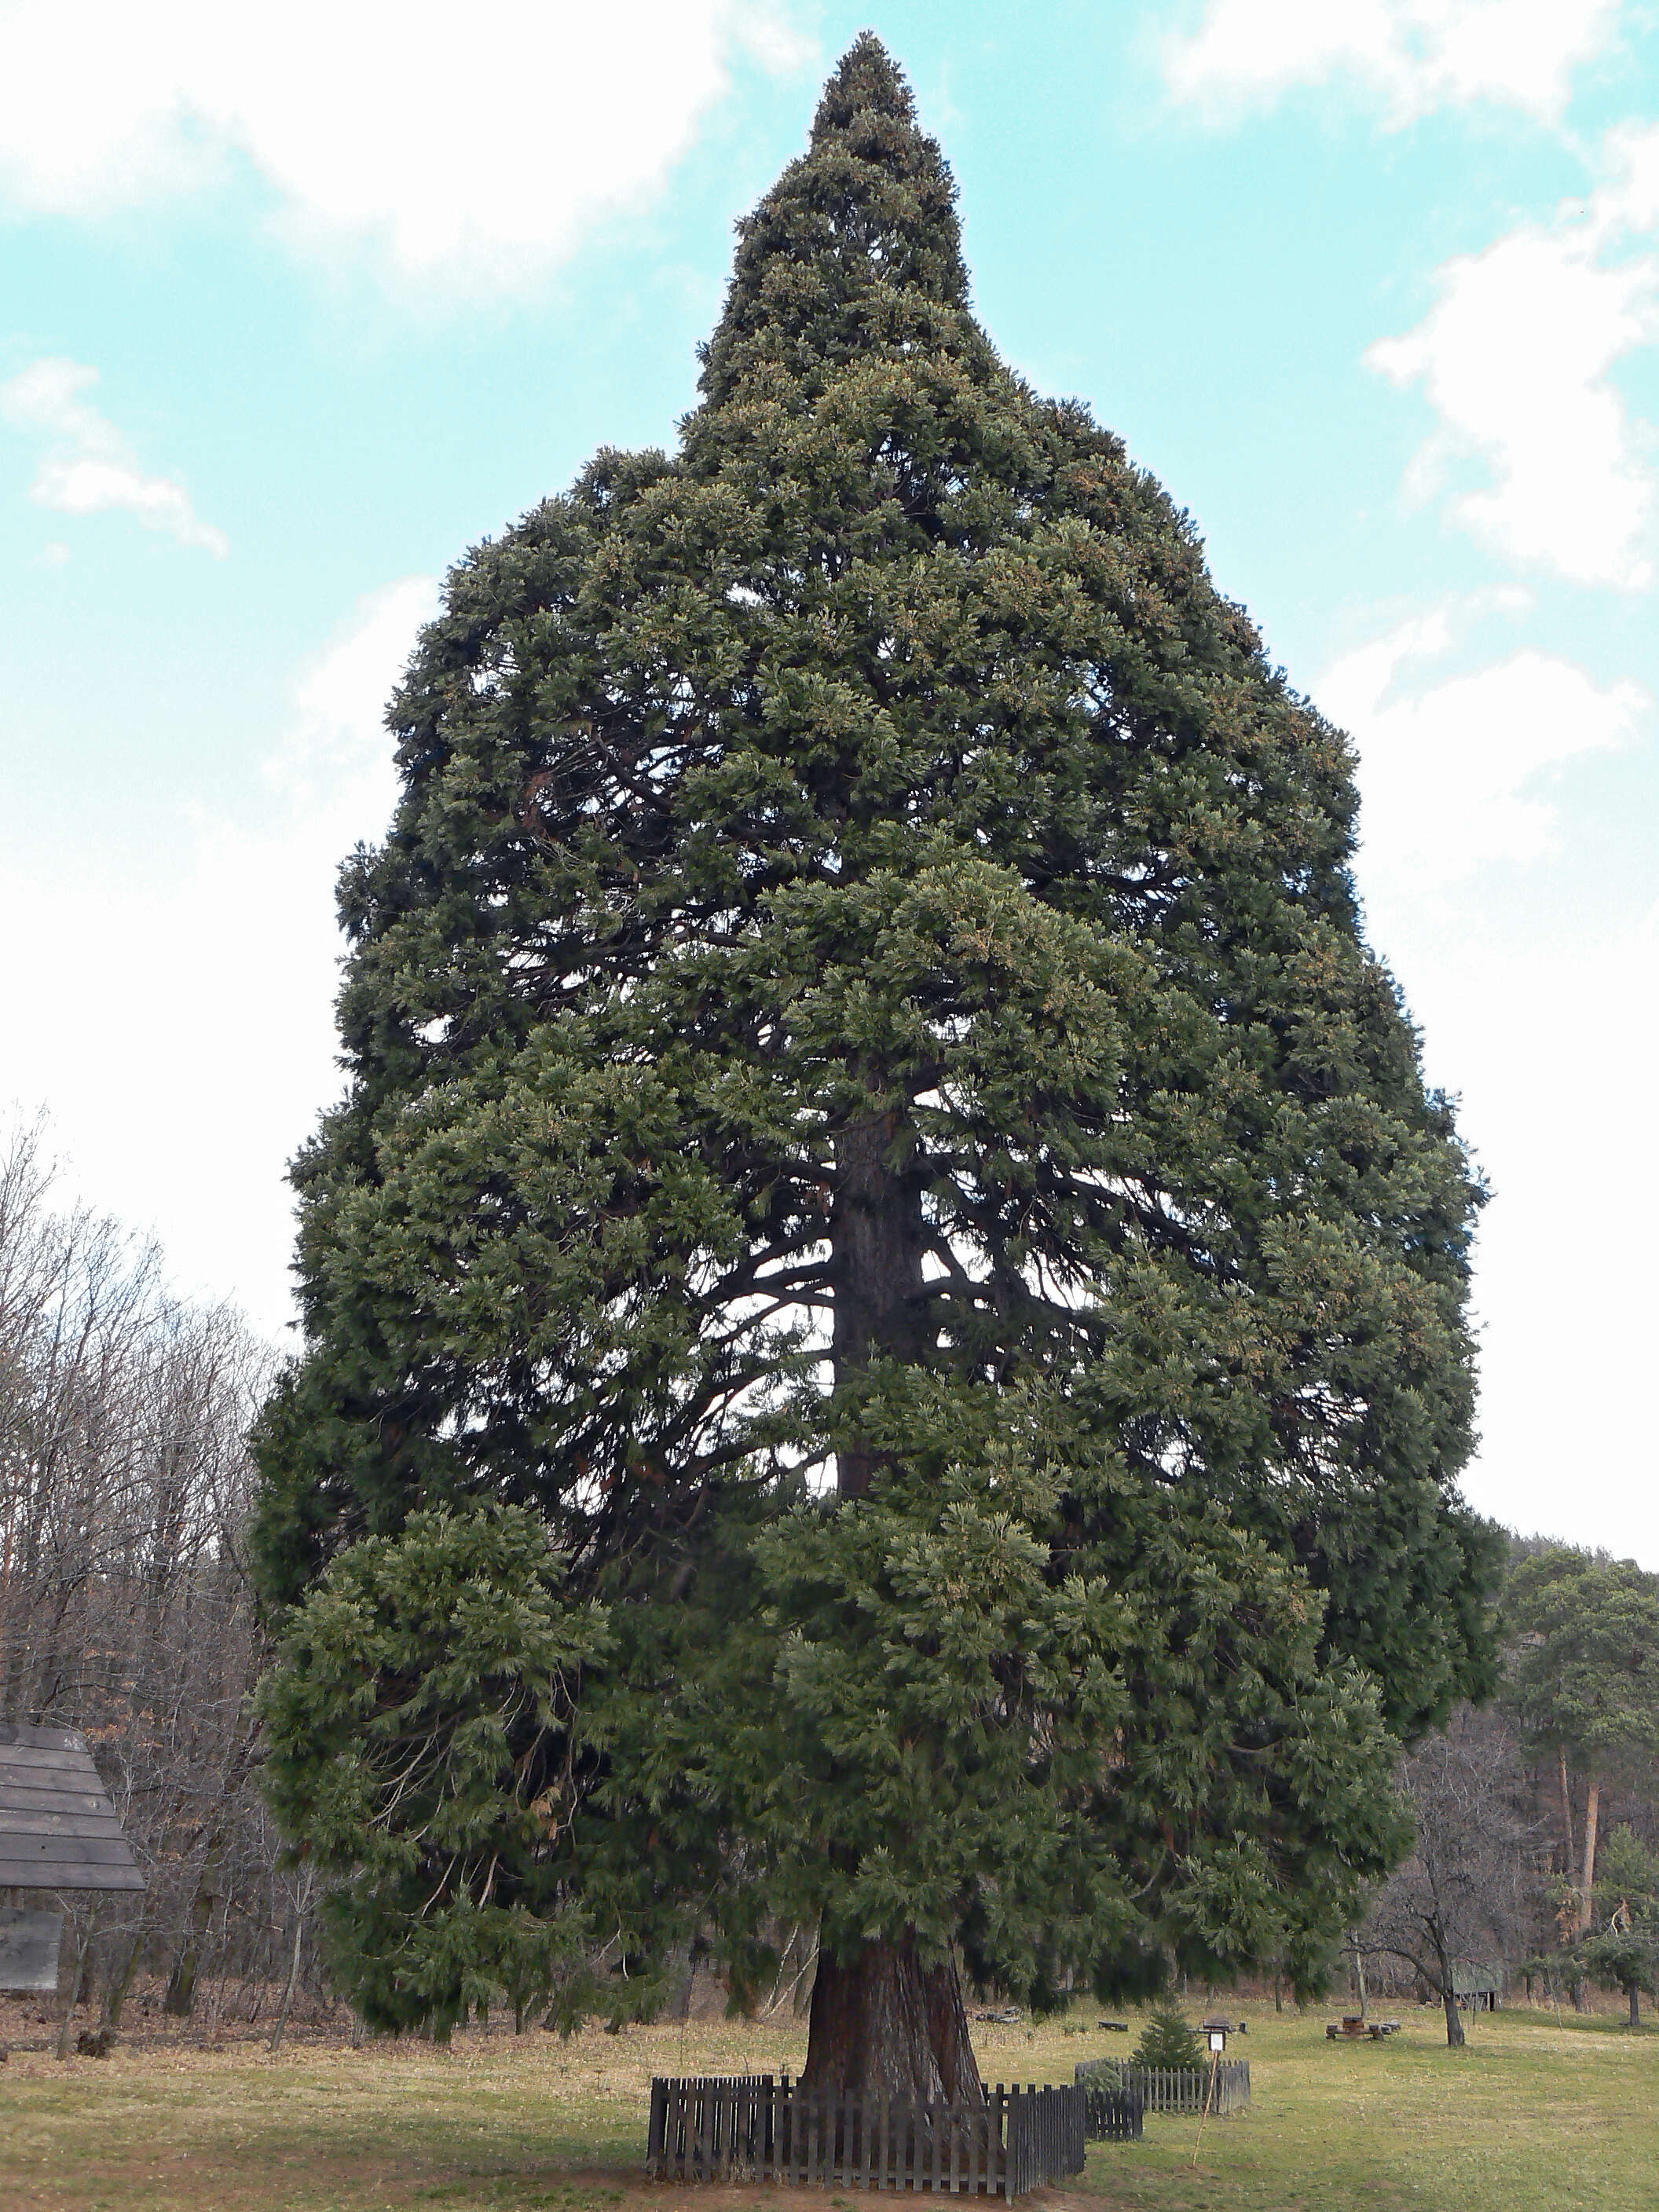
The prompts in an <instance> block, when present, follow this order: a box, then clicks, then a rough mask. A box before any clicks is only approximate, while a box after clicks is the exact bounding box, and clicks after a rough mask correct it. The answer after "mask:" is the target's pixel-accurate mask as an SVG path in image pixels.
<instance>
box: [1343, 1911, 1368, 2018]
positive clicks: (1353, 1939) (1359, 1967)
mask: <svg viewBox="0 0 1659 2212" xmlns="http://www.w3.org/2000/svg"><path fill="white" fill-rule="evenodd" d="M1348 1948H1349V1949H1350V1950H1351V1951H1352V1954H1353V1985H1354V1990H1355V1992H1356V1994H1357V1995H1358V1999H1359V2017H1360V2018H1361V2020H1369V2019H1370V2014H1369V2013H1368V2012H1367V2010H1366V2008H1365V1954H1364V1952H1363V1951H1362V1950H1361V1949H1360V1948H1359V1931H1358V1929H1357V1928H1351V1929H1349V1930H1348Z"/></svg>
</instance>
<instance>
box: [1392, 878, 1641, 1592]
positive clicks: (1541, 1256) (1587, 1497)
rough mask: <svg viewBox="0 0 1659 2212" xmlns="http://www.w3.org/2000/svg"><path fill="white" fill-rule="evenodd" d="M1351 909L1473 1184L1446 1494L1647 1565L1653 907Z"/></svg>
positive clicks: (1415, 903) (1479, 904)
mask: <svg viewBox="0 0 1659 2212" xmlns="http://www.w3.org/2000/svg"><path fill="white" fill-rule="evenodd" d="M1364 881H1365V878H1364V872H1363V871H1362V883H1364ZM1369 888H1370V886H1369V884H1367V889H1368V890H1369ZM1368 910H1369V912H1370V917H1371V921H1372V927H1373V929H1374V931H1375V933H1376V940H1377V942H1378V944H1379V945H1380V947H1381V949H1382V950H1383V951H1384V952H1385V953H1386V955H1387V956H1388V957H1389V962H1390V963H1391V965H1392V966H1393V967H1394V969H1395V973H1396V974H1397V975H1399V976H1400V978H1401V981H1402V982H1403V984H1404V986H1405V989H1406V994H1407V1002H1408V1004H1409V1005H1410V1006H1411V1009H1412V1012H1413V1014H1414V1015H1415V1016H1416V1018H1418V1019H1419V1021H1420V1022H1421V1024H1422V1026H1423V1033H1424V1037H1425V1046H1426V1052H1427V1072H1428V1074H1429V1077H1430V1079H1431V1081H1432V1082H1435V1083H1438V1084H1442V1085H1446V1086H1447V1087H1449V1089H1451V1090H1453V1091H1456V1092H1458V1093H1459V1094H1461V1099H1462V1104H1461V1110H1460V1113H1459V1116H1458V1119H1459V1125H1460V1127H1461V1128H1462V1131H1463V1133H1464V1135H1465V1136H1466V1137H1467V1138H1468V1139H1469V1141H1470V1142H1471V1143H1472V1144H1473V1145H1474V1148H1475V1152H1476V1155H1477V1157H1478V1158H1479V1159H1480V1164H1481V1166H1482V1168H1483V1170H1485V1172H1486V1175H1487V1176H1488V1177H1489V1178H1490V1180H1491V1183H1492V1193H1493V1195H1492V1203H1491V1204H1490V1205H1489V1206H1487V1207H1486V1210H1485V1212H1483V1214H1482V1216H1481V1218H1480V1231H1479V1235H1478V1237H1477V1242H1476V1252H1475V1279H1474V1304H1475V1311H1476V1315H1477V1317H1478V1320H1479V1323H1480V1330H1481V1346H1480V1375H1481V1391H1480V1415H1479V1419H1480V1431H1481V1446H1480V1455H1479V1457H1478V1459H1477V1460H1476V1462H1475V1463H1474V1466H1473V1467H1472V1468H1470V1470H1469V1473H1468V1477H1467V1478H1466V1480H1465V1488H1466V1490H1467V1492H1468V1496H1469V1498H1470V1499H1471V1500H1472V1502H1473V1503H1474V1504H1475V1505H1477V1506H1478V1507H1479V1508H1480V1510H1481V1511H1483V1512H1486V1513H1489V1514H1492V1515H1493V1516H1496V1517H1497V1518H1498V1519H1499V1520H1502V1521H1504V1522H1507V1523H1508V1524H1509V1525H1510V1527H1511V1528H1522V1529H1543V1530H1545V1531H1548V1532H1554V1533H1557V1534H1563V1535H1565V1536H1568V1537H1569V1538H1571V1540H1572V1541H1577V1542H1579V1543H1588V1544H1605V1545H1607V1547H1609V1548H1610V1549H1612V1550H1613V1551H1615V1552H1617V1553H1620V1555H1621V1556H1624V1557H1629V1556H1631V1555H1632V1553H1633V1554H1635V1556H1637V1557H1638V1558H1639V1559H1642V1560H1643V1561H1644V1564H1645V1565H1648V1566H1649V1567H1651V1568H1659V1450H1656V1445H1655V1440H1654V1429H1653V1419H1652V1404H1651V1398H1652V1393H1651V1390H1650V1388H1649V1387H1648V1385H1647V1384H1646V1382H1645V1380H1644V1378H1645V1377H1646V1376H1649V1375H1650V1373H1651V1371H1652V1367H1653V1334H1654V1323H1655V1302H1654V1288H1653V1268H1652V1254H1653V1250H1654V1247H1655V1243H1656V1240H1659V1178H1656V1177H1655V1176H1652V1175H1651V1174H1650V1173H1649V1172H1647V1171H1646V1163H1647V1161H1648V1160H1649V1159H1650V1157H1651V1153H1652V1146H1653V1129H1652V1122H1653V1098H1654V1093H1655V1090H1656V1086H1659V1024H1656V1023H1655V1021H1654V1019H1653V1010H1654V1008H1655V1007H1656V1006H1659V910H1656V911H1650V912H1648V913H1647V914H1646V915H1645V916H1644V915H1641V914H1640V913H1639V912H1638V913H1632V914H1631V915H1628V916H1627V917H1626V919H1624V920H1621V921H1619V922H1618V923H1616V924H1615V925H1613V926H1612V927H1607V928H1605V929H1601V928H1595V927H1590V928H1586V927H1583V924H1582V922H1580V921H1578V919H1577V917H1576V916H1575V915H1572V914H1571V913H1570V912H1563V911H1562V910H1561V909H1560V908H1559V907H1558V908H1549V907H1546V908H1544V909H1543V910H1542V911H1541V913H1539V914H1538V915H1537V917H1536V920H1535V921H1534V922H1533V923H1532V924H1531V925H1530V926H1528V923H1527V921H1525V919H1524V917H1523V916H1522V915H1521V914H1520V913H1518V912H1517V911H1516V908H1515V907H1514V906H1513V905H1505V906H1504V907H1501V908H1498V910H1497V911H1495V912H1493V911H1488V910H1487V908H1486V903H1485V902H1484V900H1483V897H1482V896H1481V892H1480V886H1479V885H1477V884H1469V885H1468V886H1467V887H1466V888H1465V890H1464V893H1463V896H1462V897H1460V898H1455V899H1454V900H1453V901H1452V902H1449V904H1447V905H1446V906H1444V907H1442V908H1437V909H1436V910H1434V911H1432V912H1431V911H1428V910H1426V909H1425V905H1424V903H1423V902H1422V901H1421V900H1420V899H1416V900H1414V899H1412V898H1409V897H1407V896H1393V897H1389V898H1386V899H1382V900H1376V901H1373V902H1370V906H1369V909H1368Z"/></svg>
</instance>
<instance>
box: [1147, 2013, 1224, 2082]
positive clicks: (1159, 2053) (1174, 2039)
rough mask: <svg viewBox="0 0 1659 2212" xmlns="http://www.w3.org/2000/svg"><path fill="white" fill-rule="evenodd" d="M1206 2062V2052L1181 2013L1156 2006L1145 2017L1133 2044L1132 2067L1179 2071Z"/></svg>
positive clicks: (1198, 2037)
mask: <svg viewBox="0 0 1659 2212" xmlns="http://www.w3.org/2000/svg"><path fill="white" fill-rule="evenodd" d="M1209 2063H1210V2054H1209V2051H1208V2050H1207V2049H1206V2045H1204V2043H1203V2041H1202V2040H1201V2039H1200V2035H1199V2033H1198V2030H1197V2029H1196V2028H1195V2027H1194V2026H1193V2025H1192V2023H1191V2021H1188V2019H1187V2017H1186V2015H1184V2014H1183V2013H1179V2012H1176V2010H1175V2008H1174V2007H1173V2006H1160V2007H1158V2008H1155V2009H1154V2010H1153V2011H1152V2013H1150V2014H1149V2015H1147V2020H1146V2027H1143V2028H1142V2029H1141V2031H1140V2039H1139V2042H1138V2043H1137V2044H1136V2045H1135V2052H1134V2058H1133V2064H1135V2065H1137V2066H1167V2067H1170V2068H1171V2069H1179V2068H1181V2067H1190V2066H1207V2065H1208V2064H1209Z"/></svg>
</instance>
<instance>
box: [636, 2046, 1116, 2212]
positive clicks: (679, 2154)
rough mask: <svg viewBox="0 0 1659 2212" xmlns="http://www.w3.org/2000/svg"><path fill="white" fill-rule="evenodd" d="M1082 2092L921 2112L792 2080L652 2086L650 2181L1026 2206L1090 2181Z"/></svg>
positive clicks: (1020, 2094) (1008, 2095) (1016, 2096)
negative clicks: (942, 2194) (897, 2192)
mask: <svg viewBox="0 0 1659 2212" xmlns="http://www.w3.org/2000/svg"><path fill="white" fill-rule="evenodd" d="M1084 2127H1085V2113H1084V2096H1083V2092H1082V2091H1081V2090H1080V2089H1076V2088H1059V2089H1048V2088H1043V2089H1039V2088H1038V2087H1036V2084H1035V2083H1033V2084H1031V2085H1030V2087H1026V2088H1024V2089H1022V2088H1020V2087H1018V2084H1016V2085H1015V2087H1013V2088H1012V2089H1005V2088H1004V2087H1002V2085H1001V2083H1000V2082H999V2083H998V2085H997V2087H995V2088H994V2089H989V2090H987V2091H986V2092H985V2093H984V2095H983V2096H982V2097H981V2099H980V2100H978V2101H977V2102H974V2101H964V2102H963V2103H959V2104H951V2105H911V2104H902V2103H900V2102H898V2101H897V2100H893V2099H889V2098H887V2097H881V2098H878V2099H877V2100H873V2101H866V2100H861V2099H859V2098H849V2097H842V2098H823V2097H813V2096H809V2095H805V2094H803V2093H802V2090H801V2087H800V2085H799V2082H792V2081H790V2078H789V2076H788V2075H787V2074H785V2075H780V2076H778V2077H777V2078H776V2079H774V2077H773V2076H772V2075H769V2074H748V2075H738V2076H726V2077H716V2078H703V2079H693V2080H685V2081H671V2080H665V2079H663V2078H662V2077H660V2076H659V2078H658V2079H657V2080H655V2081H653V2082H652V2084H651V2132H650V2138H649V2141H648V2142H647V2148H646V2159H645V2166H646V2172H647V2173H648V2174H650V2175H652V2176H653V2178H654V2179H658V2180H665V2181H785V2182H802V2183H805V2184H808V2185H818V2186H821V2187H831V2188H840V2189H933V2190H940V2191H946V2192H948V2193H949V2194H950V2195H951V2196H953V2197H955V2196H964V2195H965V2196H974V2197H1004V2198H1006V2199H1011V2200H1012V2198H1013V2197H1024V2196H1025V2195H1026V2194H1027V2193H1028V2192H1029V2191H1031V2190H1033V2189H1036V2188H1039V2187H1041V2185H1042V2184H1043V2183H1044V2182H1048V2181H1058V2180H1060V2179H1062V2178H1063V2177H1064V2176H1066V2175H1067V2174H1073V2173H1080V2172H1082V2170H1083V2158H1084Z"/></svg>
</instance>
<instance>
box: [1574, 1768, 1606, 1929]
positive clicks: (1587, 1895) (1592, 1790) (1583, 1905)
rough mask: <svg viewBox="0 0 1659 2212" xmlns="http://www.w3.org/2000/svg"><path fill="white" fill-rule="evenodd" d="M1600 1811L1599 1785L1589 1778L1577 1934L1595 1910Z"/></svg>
mask: <svg viewBox="0 0 1659 2212" xmlns="http://www.w3.org/2000/svg"><path fill="white" fill-rule="evenodd" d="M1600 1812H1601V1784H1600V1783H1599V1782H1598V1781H1597V1780H1596V1778H1595V1776H1594V1775H1592V1776H1591V1777H1590V1783H1589V1790H1588V1791H1587V1793H1586V1795H1585V1798H1584V1872H1583V1879H1582V1880H1581V1881H1580V1882H1579V1885H1578V1932H1579V1934H1580V1935H1581V1936H1582V1935H1583V1932H1584V1930H1585V1929H1587V1928H1588V1927H1589V1924H1590V1922H1591V1919H1592V1918H1593V1917H1594V1915H1595V1824H1596V1818H1597V1815H1598V1814H1600Z"/></svg>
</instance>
